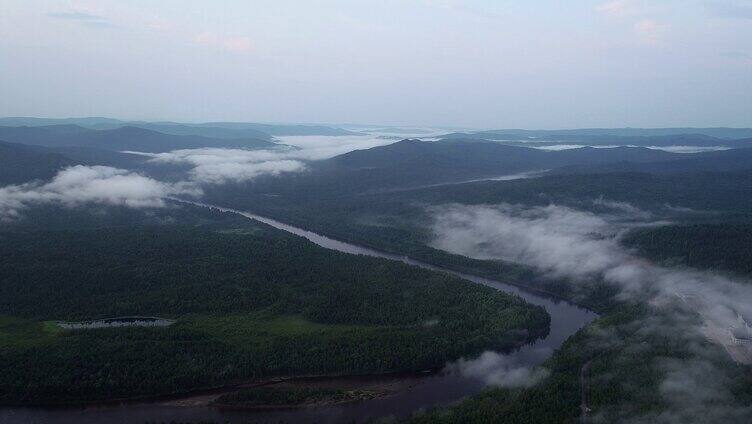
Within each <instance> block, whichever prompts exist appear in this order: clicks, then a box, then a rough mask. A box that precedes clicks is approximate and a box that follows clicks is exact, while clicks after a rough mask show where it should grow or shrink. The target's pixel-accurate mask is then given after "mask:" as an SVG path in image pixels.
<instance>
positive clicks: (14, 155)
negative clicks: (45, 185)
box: [0, 141, 78, 186]
mask: <svg viewBox="0 0 752 424" xmlns="http://www.w3.org/2000/svg"><path fill="white" fill-rule="evenodd" d="M77 163H78V162H77V161H75V160H73V159H70V158H67V157H65V156H63V155H61V154H59V153H54V152H40V151H37V150H35V149H33V148H29V146H24V145H22V144H15V143H6V142H1V141H0V186H4V185H9V184H20V183H24V182H28V181H31V180H36V179H49V178H51V177H53V176H54V175H55V174H56V173H57V171H59V170H60V169H62V168H65V167H67V166H72V165H76V164H77Z"/></svg>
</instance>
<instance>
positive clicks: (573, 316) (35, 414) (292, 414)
mask: <svg viewBox="0 0 752 424" xmlns="http://www.w3.org/2000/svg"><path fill="white" fill-rule="evenodd" d="M196 205H199V206H205V207H209V208H215V209H218V210H221V211H225V212H233V213H237V214H240V215H242V216H245V217H247V218H249V219H253V220H256V221H259V222H263V223H265V224H268V225H270V226H272V227H275V228H278V229H280V230H283V231H287V232H289V233H292V234H296V235H298V236H301V237H304V238H306V239H308V240H310V241H311V242H313V243H315V244H317V245H319V246H321V247H324V248H327V249H332V250H337V251H340V252H345V253H351V254H355V255H367V256H374V257H379V258H385V259H390V260H394V261H400V262H404V263H407V264H410V265H414V266H419V267H422V268H426V269H430V270H436V271H443V272H448V273H450V274H454V275H456V276H459V277H462V278H464V279H466V280H470V281H472V282H475V283H478V284H483V285H485V286H489V287H493V288H495V289H497V290H501V291H503V292H506V293H511V294H515V295H518V296H520V297H522V298H524V299H525V300H526V301H527V302H529V303H532V304H534V305H540V306H543V307H544V308H545V309H546V311H547V312H548V313H549V314H550V315H551V328H550V331H549V333H548V335H547V336H546V337H545V338H542V339H538V340H537V341H535V342H533V343H530V344H528V345H525V346H523V347H521V348H519V349H517V350H516V351H514V352H512V353H509V354H506V355H503V357H504V358H503V361H499V362H498V363H503V364H504V366H510V364H511V366H515V367H522V366H532V365H537V364H540V363H541V362H543V361H544V360H545V359H546V358H548V357H549V356H551V354H552V353H553V351H554V350H555V349H556V348H558V347H559V346H560V345H561V344H562V342H564V340H566V339H567V338H568V337H569V336H571V335H572V334H574V333H575V332H576V331H577V330H579V329H580V328H582V327H583V326H585V325H587V324H588V323H589V322H591V321H592V320H593V319H595V318H596V317H597V315H596V314H595V313H593V312H591V311H588V310H586V309H583V308H581V307H579V306H577V305H574V304H572V303H569V302H566V301H563V300H558V299H554V298H550V297H546V296H542V295H538V294H535V293H532V292H529V291H526V290H524V289H521V288H519V287H516V286H512V285H509V284H504V283H501V282H498V281H494V280H490V279H487V278H482V277H477V276H474V275H468V274H464V273H460V272H454V271H450V270H446V269H442V268H438V267H436V266H433V265H430V264H427V263H424V262H420V261H416V260H413V259H410V258H407V257H404V256H399V255H394V254H390V253H385V252H380V251H377V250H373V249H369V248H366V247H362V246H357V245H354V244H350V243H344V242H341V241H338V240H333V239H331V238H328V237H325V236H322V235H320V234H316V233H313V232H311V231H306V230H303V229H300V228H296V227H293V226H290V225H287V224H284V223H282V222H278V221H276V220H273V219H269V218H265V217H262V216H258V215H254V214H250V213H246V212H241V211H236V210H233V209H227V208H220V207H215V206H211V205H204V204H196ZM500 356H502V355H501V354H497V353H495V352H489V353H486V354H484V355H483V356H482V357H481V358H485V359H486V360H488V359H489V357H491V358H492V359H493V358H494V357H495V358H499V357H500ZM477 360H478V361H480V360H483V359H477ZM468 364H469V365H472V360H471V361H470V362H467V361H465V362H464V365H465V366H463V367H460V366H448V367H447V368H446V369H445V370H444V371H442V372H439V373H435V374H428V375H425V376H418V375H401V376H373V377H361V379H370V380H372V381H373V380H379V379H380V380H383V381H384V382H385V383H389V382H390V381H392V382H393V381H399V383H400V385H401V387H402V389H401V390H399V391H397V392H396V393H395V394H393V395H390V396H386V397H382V398H376V399H372V400H369V401H363V402H355V403H349V404H341V405H331V406H324V407H316V408H299V409H288V410H270V411H260V412H259V411H243V410H223V409H217V408H211V407H207V406H185V405H176V403H175V402H170V401H164V400H162V401H152V402H135V403H134V402H131V403H124V404H120V405H107V406H96V407H86V408H63V409H54V408H16V407H14V408H1V407H0V422H2V423H5V424H21V423H32V422H33V423H37V424H51V423H63V424H74V423H75V424H100V423H108V424H126V423H128V424H130V423H145V422H163V421H164V422H170V421H173V420H174V421H176V422H198V421H216V422H221V423H223V422H232V423H235V422H274V423H279V422H306V423H310V422H316V423H344V422H353V421H358V422H359V421H362V420H365V419H368V418H379V417H389V416H392V417H405V416H408V415H410V414H411V413H413V412H415V411H417V410H420V409H427V408H430V407H432V406H438V405H442V404H447V403H451V402H453V401H456V400H458V399H461V398H462V397H464V396H468V395H472V394H475V393H477V392H479V391H480V390H482V389H483V388H484V387H486V386H487V385H488V384H489V378H488V377H489V376H491V375H493V369H488V370H485V371H484V372H483V373H478V372H475V373H467V372H464V371H463V370H465V369H467V365H468ZM479 365H480V364H479ZM476 369H477V368H476ZM486 371H487V372H486ZM353 379H358V378H353Z"/></svg>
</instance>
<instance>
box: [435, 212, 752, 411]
mask: <svg viewBox="0 0 752 424" xmlns="http://www.w3.org/2000/svg"><path fill="white" fill-rule="evenodd" d="M594 203H595V204H596V205H597V206H602V207H607V208H609V209H610V210H611V211H613V212H612V214H610V215H596V214H593V213H589V212H583V211H578V210H574V209H571V208H567V207H563V206H557V205H549V206H545V207H522V206H514V205H508V204H502V205H497V206H489V205H480V206H468V205H446V206H442V207H438V208H434V209H433V211H432V212H433V216H434V224H433V231H434V234H435V238H434V240H433V246H434V247H436V248H439V249H442V250H445V251H448V252H451V253H456V254H460V255H465V256H469V257H472V258H477V259H503V260H507V261H512V262H517V263H523V264H526V265H529V266H532V267H534V268H536V269H538V270H539V271H541V272H543V273H546V274H548V275H551V276H555V277H565V278H568V279H569V280H570V281H572V282H573V283H575V284H577V283H580V282H587V281H594V280H601V281H605V282H607V283H610V284H612V285H614V286H616V287H617V288H619V289H620V290H619V295H618V296H620V297H621V298H622V299H628V300H636V301H640V302H645V303H646V304H649V305H652V306H653V307H656V308H657V310H658V311H661V313H662V314H665V315H667V316H671V317H672V318H673V322H671V323H670V325H667V324H660V323H658V324H656V323H653V322H651V319H650V318H648V319H645V320H641V321H640V322H637V323H635V325H637V326H638V328H639V329H640V330H639V331H641V332H643V333H646V334H647V333H652V334H658V335H661V332H664V333H665V334H663V335H662V336H665V337H668V335H671V336H672V337H678V338H681V340H683V341H684V342H686V345H687V346H689V347H690V348H691V350H692V351H693V353H694V355H695V357H694V358H690V359H687V358H664V360H663V361H662V362H661V360H660V359H658V360H657V361H658V362H657V363H654V364H651V366H655V367H657V369H661V370H663V371H664V373H665V375H664V380H663V382H662V383H661V386H660V393H661V396H662V398H663V401H665V402H666V404H667V408H666V409H665V410H664V411H662V412H661V413H660V414H659V415H655V414H651V415H648V416H645V417H642V418H645V419H644V420H642V419H640V420H638V422H670V423H677V422H729V421H728V420H727V419H726V420H721V419H719V417H737V416H746V417H749V416H750V414H752V409H750V408H748V407H741V408H738V407H734V406H731V405H728V404H724V403H722V402H720V400H724V401H725V400H728V399H731V396H730V395H729V394H728V393H726V391H722V390H721V389H724V388H725V386H726V385H727V384H729V383H728V381H727V380H724V378H725V377H724V376H723V374H722V373H721V372H720V371H719V370H718V368H717V367H716V366H715V365H713V363H712V361H711V360H708V358H713V355H714V353H713V352H716V351H715V350H711V349H708V347H707V346H708V345H707V344H706V345H703V344H702V343H697V341H698V340H705V337H706V336H708V337H713V338H714V340H717V341H720V342H722V343H726V344H728V343H729V342H728V341H725V340H726V339H725V338H728V336H726V335H725V331H726V329H728V328H730V327H732V326H736V325H738V322H737V321H736V320H737V315H736V314H737V312H739V313H743V314H746V315H747V316H750V313H751V312H752V285H750V284H745V283H743V282H741V281H737V280H734V279H732V278H730V277H726V276H723V275H719V274H715V273H712V272H707V271H700V270H696V269H690V268H671V267H665V266H660V265H656V264H653V263H651V262H649V261H646V260H644V259H640V258H638V257H636V256H634V255H633V254H632V253H631V252H630V251H628V250H627V249H625V248H624V247H622V246H621V245H620V243H619V237H620V235H621V234H623V232H624V231H626V230H627V229H629V228H632V227H634V226H635V225H647V224H648V223H647V222H645V221H644V220H643V221H642V224H639V223H636V221H637V222H639V219H641V218H644V219H647V218H646V217H647V216H649V215H648V214H645V213H635V209H636V208H635V207H634V206H632V205H627V204H623V203H619V202H609V201H604V200H603V199H598V200H596V201H594ZM695 313H697V314H699V316H700V318H701V319H700V320H697V319H695V318H694V317H695ZM656 322H657V320H656ZM719 337H720V338H719ZM724 337H725V338H724ZM597 340H598V342H603V343H607V344H609V343H613V339H611V338H609V337H604V338H598V339H597ZM638 348H639V346H638ZM494 360H495V359H494V358H486V360H484V361H481V363H482V364H483V363H485V364H488V363H493V362H494ZM721 360H723V359H721ZM498 361H501V367H500V370H501V371H499V374H498V376H497V377H498V379H499V381H500V382H501V384H506V383H505V382H506V381H507V379H509V381H515V379H516V377H515V376H516V375H518V374H519V376H521V380H522V381H526V379H525V377H526V375H527V374H529V373H530V371H525V370H514V369H512V370H511V371H509V370H508V369H507V368H505V366H504V365H505V364H504V363H503V359H498V360H497V362H498ZM479 367H480V365H479ZM486 369H488V370H493V369H494V368H493V367H487V368H483V369H481V370H476V369H475V368H474V367H470V368H469V370H468V371H467V372H470V373H475V374H477V375H483V374H484V373H486V371H484V370H486ZM526 373H527V374H526ZM487 374H488V375H489V378H492V379H493V378H497V377H494V375H496V374H495V372H493V371H488V373H487ZM724 390H725V389H724ZM698 417H702V418H699V419H698ZM706 418H707V419H706Z"/></svg>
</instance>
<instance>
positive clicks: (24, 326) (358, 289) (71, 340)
mask: <svg viewBox="0 0 752 424" xmlns="http://www.w3.org/2000/svg"><path fill="white" fill-rule="evenodd" d="M206 215H207V214H206V213H199V214H196V215H195V216H194V217H193V218H192V219H187V220H186V221H187V222H192V223H199V222H201V221H205V220H206ZM210 215H217V218H219V219H214V220H213V223H212V222H209V223H207V224H204V225H199V226H196V225H190V226H185V225H176V224H163V225H160V226H147V227H144V226H135V227H134V226H131V227H112V226H105V227H99V228H97V229H89V230H87V229H83V228H80V229H78V230H75V231H71V230H47V231H40V230H32V229H24V227H15V226H11V227H10V228H6V231H4V232H2V233H0V241H2V242H1V243H0V278H1V279H2V281H3V285H2V286H0V317H2V318H0V360H1V361H2V362H3V363H4V364H5V365H6V367H4V369H6V372H5V373H3V374H2V377H0V389H1V390H0V393H2V395H0V399H1V401H2V402H3V403H50V402H53V403H54V402H68V401H76V402H82V401H86V400H97V399H108V398H114V397H132V396H142V395H155V394H164V393H174V392H181V391H186V390H190V389H195V388H200V387H207V386H213V385H221V384H226V383H229V382H232V381H237V380H250V379H263V378H266V377H272V376H285V375H301V374H343V373H379V372H386V371H394V370H418V369H425V368H431V367H435V366H441V365H443V364H444V363H445V362H446V361H448V360H451V359H454V358H457V357H459V356H461V355H465V354H469V353H472V352H478V351H480V350H483V349H488V348H496V349H505V348H510V347H512V346H514V345H516V344H518V343H521V342H523V341H525V340H528V339H530V338H535V337H537V336H538V335H541V334H543V333H545V332H546V331H547V330H546V329H547V324H548V316H547V314H546V313H545V312H544V311H543V310H542V309H541V308H538V307H532V306H530V305H527V304H525V303H524V302H523V301H522V300H521V299H518V298H515V297H512V296H509V295H505V294H503V293H500V292H497V291H495V290H493V289H490V288H485V287H482V286H478V285H474V284H472V283H469V282H465V281H462V280H459V279H457V278H454V277H450V276H447V275H445V274H442V273H436V272H431V271H426V270H422V269H419V268H415V267H410V266H407V265H403V264H398V263H393V262H390V261H387V260H382V259H374V258H368V257H361V256H353V255H347V254H342V253H336V252H332V251H328V250H325V249H322V248H319V247H317V246H315V245H313V244H312V243H309V242H307V241H305V240H303V239H300V238H298V237H295V236H291V235H286V234H283V233H281V232H280V231H278V230H275V229H273V228H271V227H267V226H265V225H261V224H254V223H252V222H250V221H248V220H245V221H238V220H236V219H235V218H232V219H229V220H228V219H226V218H225V214H220V213H215V212H212V213H211V214H210ZM8 230H10V231H8ZM71 252H75V254H71ZM118 316H156V317H162V318H168V319H172V320H175V323H174V324H172V325H170V326H168V327H163V328H147V327H121V328H103V329H96V330H64V329H62V328H60V327H59V326H57V325H56V324H55V322H56V321H57V320H65V321H81V320H93V319H101V318H109V317H118ZM165 358H169V359H168V360H165ZM32 364H33V365H32Z"/></svg>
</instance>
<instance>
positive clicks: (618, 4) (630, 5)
mask: <svg viewBox="0 0 752 424" xmlns="http://www.w3.org/2000/svg"><path fill="white" fill-rule="evenodd" d="M595 10H597V11H598V12H600V13H603V14H605V15H610V16H618V17H622V16H630V15H634V14H636V13H637V8H636V5H635V3H634V1H632V0H613V1H609V2H606V3H601V4H599V5H598V6H596V8H595Z"/></svg>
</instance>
